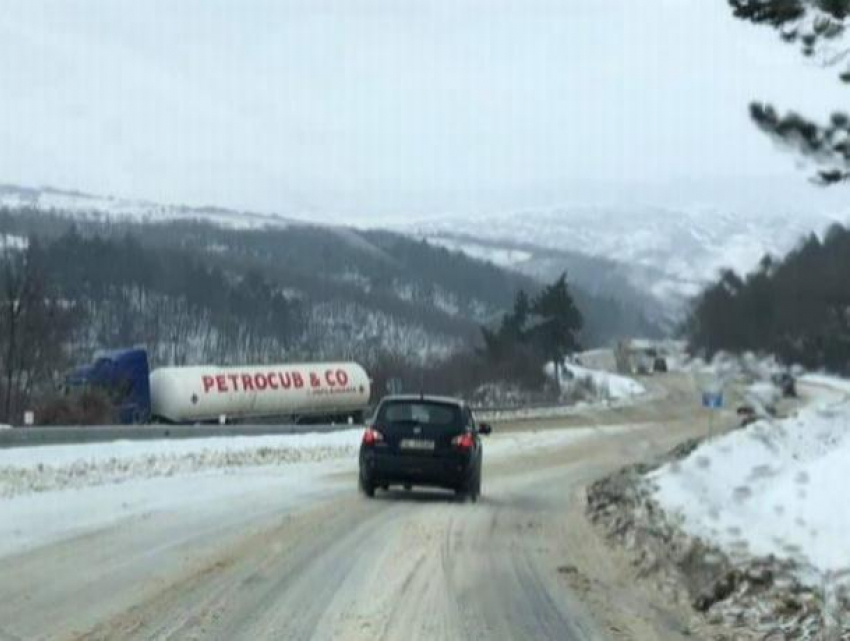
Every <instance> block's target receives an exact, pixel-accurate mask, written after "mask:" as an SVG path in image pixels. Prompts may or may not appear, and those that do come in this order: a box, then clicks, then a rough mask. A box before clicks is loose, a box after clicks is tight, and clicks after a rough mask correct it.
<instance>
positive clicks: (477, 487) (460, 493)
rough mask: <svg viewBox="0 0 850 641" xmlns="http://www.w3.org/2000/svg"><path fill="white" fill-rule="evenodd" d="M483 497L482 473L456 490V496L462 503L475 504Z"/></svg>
mask: <svg viewBox="0 0 850 641" xmlns="http://www.w3.org/2000/svg"><path fill="white" fill-rule="evenodd" d="M480 495H481V473H480V472H479V473H478V474H476V475H475V477H474V478H472V479H470V480H468V481H466V483H464V484H463V485H461V486H460V487H458V488H456V489H455V496H457V498H458V499H459V500H460V501H471V502H472V503H475V502H476V501H478V497H479V496H480Z"/></svg>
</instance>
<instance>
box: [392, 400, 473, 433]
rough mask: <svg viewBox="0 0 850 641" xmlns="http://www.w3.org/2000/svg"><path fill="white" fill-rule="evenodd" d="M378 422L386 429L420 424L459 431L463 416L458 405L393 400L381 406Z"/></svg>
mask: <svg viewBox="0 0 850 641" xmlns="http://www.w3.org/2000/svg"><path fill="white" fill-rule="evenodd" d="M378 424H379V425H380V426H381V428H382V429H384V430H387V429H390V430H392V429H393V428H400V427H406V426H409V425H419V426H421V427H425V428H427V429H428V430H430V431H438V432H442V431H449V430H453V431H457V430H459V429H461V428H462V427H463V418H462V413H461V411H460V408H459V407H458V406H457V405H450V404H448V403H435V402H429V401H391V402H389V403H384V405H383V406H382V407H381V411H380V412H379V414H378Z"/></svg>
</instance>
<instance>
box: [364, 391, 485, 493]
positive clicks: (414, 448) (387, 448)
mask: <svg viewBox="0 0 850 641" xmlns="http://www.w3.org/2000/svg"><path fill="white" fill-rule="evenodd" d="M490 432H491V428H490V426H489V425H488V424H486V423H476V422H475V418H474V417H473V415H472V411H471V410H470V408H469V406H468V405H466V403H465V402H464V401H462V400H458V399H453V398H445V397H440V396H424V395H419V396H414V395H397V396H387V397H385V398H384V399H383V400H382V401H381V402H380V403H379V405H378V407H377V409H376V410H375V414H374V417H373V419H372V420H371V421H370V422H369V424H368V426H367V427H366V430H365V431H364V433H363V440H362V442H361V445H360V480H359V484H360V490H361V491H362V492H363V493H364V494H365V495H366V496H368V497H372V496H374V495H375V490H376V489H377V488H381V489H384V490H387V489H389V487H390V486H391V485H401V486H403V487H404V488H405V489H408V490H409V489H410V488H411V487H413V486H414V485H418V486H428V487H439V488H444V489H449V490H454V492H455V493H456V494H457V496H458V497H459V498H468V499H469V500H471V501H477V500H478V497H479V495H480V494H481V466H482V457H483V448H482V445H481V439H480V435H482V434H489V433H490Z"/></svg>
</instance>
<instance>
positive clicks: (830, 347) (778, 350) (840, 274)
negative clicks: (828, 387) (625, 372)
mask: <svg viewBox="0 0 850 641" xmlns="http://www.w3.org/2000/svg"><path fill="white" fill-rule="evenodd" d="M685 331H686V334H687V338H688V341H689V343H690V345H691V347H692V349H695V350H697V351H701V352H704V353H705V354H706V355H708V356H712V355H713V354H715V353H717V352H718V351H721V350H724V351H731V352H742V351H754V352H764V353H771V354H775V355H776V356H777V357H779V358H780V359H782V360H783V361H784V362H786V363H788V364H794V363H799V364H801V365H803V366H805V367H810V368H826V369H828V370H830V371H833V372H836V373H841V374H845V375H846V374H850V230H848V229H846V228H844V227H842V226H840V225H834V226H832V227H831V228H830V229H829V230H828V231H827V233H826V235H825V236H824V239H823V240H821V239H819V238H818V237H817V236H815V235H814V234H812V235H811V236H809V237H808V238H807V239H806V240H805V241H804V242H802V243H801V244H800V245H799V246H798V247H797V248H796V249H795V250H794V251H792V252H790V253H789V254H788V255H787V256H786V257H785V258H784V259H781V260H774V259H772V258H770V257H765V258H764V259H762V261H761V264H760V266H759V268H758V269H757V270H756V271H754V272H753V273H751V274H749V275H748V276H746V277H745V278H742V277H740V276H738V275H737V274H735V273H734V272H732V271H725V272H723V273H722V274H721V276H720V278H719V279H718V281H717V282H716V283H714V284H713V285H711V286H710V287H708V288H706V289H705V290H704V291H703V292H702V294H701V295H700V296H699V297H698V298H697V300H696V301H695V303H694V307H693V309H692V312H691V314H690V317H689V318H688V320H687V323H686V326H685Z"/></svg>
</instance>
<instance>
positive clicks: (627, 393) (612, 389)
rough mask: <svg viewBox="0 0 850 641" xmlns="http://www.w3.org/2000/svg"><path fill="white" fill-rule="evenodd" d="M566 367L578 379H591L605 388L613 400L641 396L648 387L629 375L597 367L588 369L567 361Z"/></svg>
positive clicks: (598, 386)
mask: <svg viewBox="0 0 850 641" xmlns="http://www.w3.org/2000/svg"><path fill="white" fill-rule="evenodd" d="M564 367H565V368H566V369H567V370H569V371H570V372H571V373H572V375H573V376H574V377H575V378H577V379H583V378H586V379H590V380H591V381H593V384H594V385H595V386H596V387H597V388H599V389H601V390H605V391H606V393H607V395H608V396H609V397H610V398H611V399H613V400H617V401H619V400H623V399H627V398H631V397H634V396H640V395H641V394H645V393H646V388H645V387H644V386H643V385H641V384H640V383H639V382H638V381H636V380H635V379H633V378H629V377H628V376H621V375H619V374H612V373H611V372H605V371H602V370H597V369H588V368H586V367H582V366H580V365H574V364H572V363H566V364H565V365H564Z"/></svg>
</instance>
